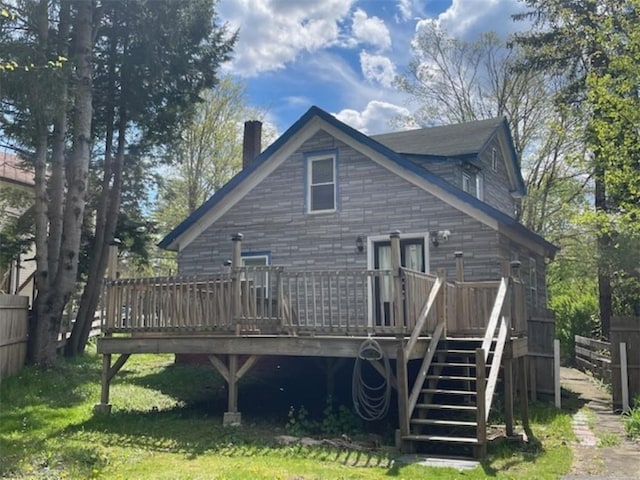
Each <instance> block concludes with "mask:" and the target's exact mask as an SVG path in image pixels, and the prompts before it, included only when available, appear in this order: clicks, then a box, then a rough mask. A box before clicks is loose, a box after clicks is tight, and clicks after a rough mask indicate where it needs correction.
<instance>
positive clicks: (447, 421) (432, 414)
mask: <svg viewBox="0 0 640 480" xmlns="http://www.w3.org/2000/svg"><path fill="white" fill-rule="evenodd" d="M482 342H483V340H482V339H469V338H457V339H456V338H448V339H443V340H441V341H439V342H438V345H437V348H436V350H435V354H434V361H432V362H431V364H430V366H429V369H428V371H427V372H426V376H425V385H424V387H423V388H422V389H421V390H420V395H419V398H418V402H417V403H416V404H415V408H414V410H413V414H412V416H411V419H410V422H409V423H410V427H409V434H408V435H404V436H403V437H402V439H403V440H404V441H405V442H410V443H411V444H412V447H413V450H416V451H422V452H429V453H435V454H439V455H450V456H463V457H469V456H474V457H482V456H483V455H484V452H485V449H486V441H485V440H484V439H486V412H485V406H484V405H478V398H479V395H482V396H483V402H484V393H485V385H484V384H486V378H487V377H488V376H489V375H490V368H491V367H490V366H489V365H490V362H491V359H492V357H493V351H494V349H495V346H496V342H495V341H493V342H491V344H490V349H489V355H488V364H487V365H488V368H487V370H486V371H485V372H483V374H482V375H481V379H482V380H481V382H482V383H483V385H482V386H481V388H477V387H478V378H477V373H478V372H477V371H476V355H477V353H476V350H477V349H479V348H481V347H482ZM483 362H484V356H483ZM497 368H499V366H498V367H497ZM479 409H480V410H481V411H479Z"/></svg>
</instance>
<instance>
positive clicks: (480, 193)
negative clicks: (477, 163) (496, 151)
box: [476, 172, 484, 201]
mask: <svg viewBox="0 0 640 480" xmlns="http://www.w3.org/2000/svg"><path fill="white" fill-rule="evenodd" d="M476 198H477V199H478V200H482V201H484V175H482V173H480V172H478V173H476Z"/></svg>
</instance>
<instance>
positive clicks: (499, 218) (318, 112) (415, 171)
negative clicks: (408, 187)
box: [158, 106, 558, 256]
mask: <svg viewBox="0 0 640 480" xmlns="http://www.w3.org/2000/svg"><path fill="white" fill-rule="evenodd" d="M315 119H318V120H319V121H320V122H324V124H326V125H327V127H333V128H334V129H336V131H337V132H339V133H342V134H344V135H346V137H348V138H349V139H351V140H353V141H354V142H355V143H357V144H360V145H361V146H362V147H367V148H368V149H370V150H372V151H373V152H376V153H378V154H380V155H381V156H382V157H384V158H385V159H387V160H389V161H391V162H392V164H394V165H395V166H397V167H400V169H401V171H402V172H403V173H406V174H409V175H414V176H416V177H419V178H420V179H423V180H426V181H427V182H429V183H430V184H431V185H433V186H435V187H436V188H437V189H439V191H442V192H444V193H445V194H448V195H450V196H452V197H455V198H456V199H458V200H460V201H461V202H462V203H464V204H466V205H467V206H468V207H471V208H472V210H475V211H476V212H482V213H483V214H485V215H487V216H488V217H489V218H491V219H493V220H495V221H496V222H498V223H499V224H502V225H504V226H506V227H508V228H509V229H511V230H513V231H514V232H516V233H518V234H519V235H521V236H523V237H525V238H527V239H528V240H530V241H532V242H534V243H535V244H537V245H539V246H540V247H542V248H543V249H544V250H545V252H547V253H548V254H549V255H550V256H553V255H554V254H555V252H556V251H557V250H558V248H557V247H556V246H555V245H553V244H551V243H549V242H547V241H546V240H545V239H544V238H542V237H541V236H540V235H537V234H536V233H534V232H532V231H531V230H529V229H527V228H526V227H524V226H523V225H522V224H520V222H518V221H517V220H515V219H514V218H511V217H510V216H509V215H507V214H505V213H503V212H501V211H500V210H498V209H496V208H494V207H492V206H490V205H488V204H486V203H484V202H482V201H480V200H478V199H477V198H476V197H474V196H473V195H470V194H468V193H466V192H463V191H462V190H460V189H458V188H456V187H455V186H453V185H452V184H450V183H449V182H447V181H446V180H444V179H443V178H441V177H439V176H438V175H435V174H434V173H431V172H429V171H428V170H426V169H424V168H422V167H420V166H418V165H416V164H415V163H413V162H411V161H410V160H409V159H408V158H406V157H405V156H404V155H402V154H400V153H397V152H395V151H394V150H392V149H391V148H389V147H387V146H386V145H384V144H382V143H380V142H378V141H376V140H375V139H374V138H372V137H369V136H367V135H365V134H363V133H362V132H359V131H358V130H355V129H354V128H352V127H350V126H348V125H347V124H345V123H343V122H341V121H340V120H338V119H337V118H335V117H334V116H333V115H331V114H329V113H327V112H325V111H324V110H322V109H320V108H318V107H316V106H312V107H311V108H309V110H307V112H306V113H305V114H304V115H302V117H300V118H299V119H298V120H297V121H296V122H295V123H294V124H293V125H292V126H291V127H290V128H289V129H288V130H287V131H286V132H285V133H284V134H283V135H282V136H281V137H280V138H278V139H277V140H276V141H275V142H274V143H272V144H271V145H270V146H269V147H268V148H267V149H266V150H265V151H264V152H262V153H261V154H260V155H259V156H258V157H257V158H256V159H255V160H254V161H253V162H251V163H250V164H249V165H248V166H247V167H246V168H245V169H243V170H242V171H241V172H240V173H238V174H237V175H236V176H234V177H233V178H232V179H231V180H230V181H229V182H228V183H227V184H225V185H224V186H223V187H222V188H221V189H220V190H218V191H217V192H216V193H215V194H214V195H212V196H211V197H210V198H209V199H208V200H207V201H206V202H205V203H203V204H202V205H201V206H200V207H199V208H198V209H197V210H195V211H194V212H193V213H192V214H191V215H190V216H189V217H187V218H186V219H185V220H184V221H183V222H182V223H180V224H179V225H178V226H177V227H176V228H174V229H173V230H172V231H171V232H170V233H169V234H168V235H167V236H166V237H165V238H163V239H162V241H160V243H159V244H158V246H159V247H160V248H166V249H174V250H175V249H177V247H178V242H179V240H180V237H182V236H183V235H184V234H186V233H187V232H188V231H189V230H190V229H191V228H194V227H195V226H196V225H197V224H198V222H199V221H200V220H201V219H203V218H204V217H205V216H206V215H207V214H208V213H209V212H210V211H211V210H212V209H214V208H215V207H216V206H217V205H219V204H220V203H221V202H222V201H223V200H224V199H225V198H226V197H227V196H230V195H231V194H232V192H233V191H234V190H235V189H236V188H238V187H240V186H241V185H243V184H244V183H245V182H248V181H249V180H250V179H251V177H252V175H253V174H254V173H255V172H256V171H257V170H259V169H260V168H261V167H263V166H264V165H265V164H267V163H268V161H269V160H270V159H271V157H272V156H274V155H275V154H276V153H277V152H278V151H279V150H280V149H281V148H283V147H284V146H285V145H286V144H287V143H288V142H289V141H291V140H292V139H293V138H295V137H296V136H298V135H299V134H301V133H302V132H303V131H304V129H305V127H307V126H309V125H310V124H311V123H312V121H313V120H315ZM205 228H206V227H205Z"/></svg>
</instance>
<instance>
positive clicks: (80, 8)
mask: <svg viewBox="0 0 640 480" xmlns="http://www.w3.org/2000/svg"><path fill="white" fill-rule="evenodd" d="M213 5H214V4H213V0H194V1H191V2H186V3H184V2H148V1H146V0H135V1H134V0H130V1H124V0H122V1H94V2H88V1H85V0H54V1H47V0H20V1H16V2H1V3H0V17H2V18H5V19H8V20H7V21H3V20H2V19H0V36H1V38H2V42H0V65H2V66H4V67H5V68H2V69H0V89H1V90H2V104H1V105H2V114H3V115H2V117H1V118H0V121H1V122H2V130H3V134H4V135H5V136H6V137H7V138H10V139H11V140H12V141H13V142H15V144H17V145H19V146H21V147H23V149H24V150H28V152H29V153H28V155H27V156H28V157H29V161H30V162H31V163H32V164H33V166H34V172H35V183H36V187H35V207H34V216H35V242H36V263H37V275H36V285H37V290H38V294H37V298H36V301H35V308H34V313H35V314H34V316H33V318H34V322H33V324H32V325H31V327H30V335H29V338H30V352H31V358H32V360H33V361H34V362H35V363H37V364H51V363H53V362H54V360H55V356H56V348H57V336H58V332H59V330H60V323H61V318H62V311H63V309H64V306H65V304H66V302H67V301H68V300H69V298H70V296H71V294H72V292H73V291H74V289H75V283H76V275H77V271H78V261H79V256H80V245H81V231H82V225H83V223H84V220H85V207H86V205H87V199H88V196H89V195H88V185H89V183H88V182H89V166H90V160H91V155H92V152H91V150H90V146H91V145H97V144H98V142H102V144H103V145H104V152H102V155H101V156H100V161H92V162H91V167H92V168H96V167H97V168H102V172H103V175H102V188H101V189H100V190H99V197H98V202H97V208H96V212H95V218H96V220H95V233H94V237H95V248H94V249H93V253H94V256H93V258H92V261H93V262H95V265H96V266H95V267H91V269H90V272H89V280H90V282H89V283H90V285H92V287H90V288H89V289H88V290H87V292H88V293H87V295H88V296H87V299H86V302H85V304H86V306H85V314H84V315H82V316H81V317H80V318H79V320H80V321H79V322H76V326H77V329H74V332H73V334H72V339H73V341H72V342H70V344H69V348H68V350H67V351H68V352H69V353H76V352H79V351H82V349H83V348H84V344H85V343H86V336H85V332H86V328H87V327H86V324H85V319H87V318H91V319H92V317H93V310H94V309H95V303H96V301H97V300H95V299H96V295H97V294H96V290H97V291H99V288H98V285H99V284H100V282H101V278H102V275H103V273H104V266H105V262H104V258H105V250H106V249H105V248H104V245H106V244H108V243H109V241H110V239H111V238H112V237H113V231H114V230H115V228H116V227H115V225H116V224H117V219H118V212H119V210H120V197H121V193H122V185H123V178H122V177H123V165H124V164H125V163H126V162H127V161H137V159H140V158H142V153H143V152H145V151H148V149H149V148H150V146H152V145H157V144H159V143H162V144H166V143H169V142H170V141H171V140H173V138H174V137H173V135H172V132H173V131H174V130H176V126H177V125H179V124H180V122H181V121H183V119H188V117H189V112H190V110H191V107H192V105H193V104H194V103H196V102H197V101H198V98H199V97H198V94H199V92H200V91H201V90H202V89H203V88H207V87H210V86H212V85H214V84H215V82H216V76H215V74H216V71H217V67H218V65H219V63H220V62H221V61H224V60H226V59H227V58H228V55H229V52H230V50H231V47H232V45H233V42H234V40H235V36H234V35H228V34H227V32H226V30H225V29H224V28H220V27H218V26H217V25H216V24H215V23H214V20H215V16H214V13H215V12H214V8H213ZM5 11H6V12H7V16H5V15H4V12H5ZM67 58H69V61H68V62H66V59H67ZM8 66H10V68H9V67H8ZM94 113H95V116H94ZM92 118H93V122H92ZM89 312H90V313H89Z"/></svg>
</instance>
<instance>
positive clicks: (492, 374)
mask: <svg viewBox="0 0 640 480" xmlns="http://www.w3.org/2000/svg"><path fill="white" fill-rule="evenodd" d="M509 320H510V319H509V317H507V316H502V318H501V321H500V330H499V331H498V339H497V340H496V348H495V350H494V352H493V358H492V359H491V367H490V369H489V378H488V379H487V384H486V390H485V405H486V409H485V420H488V419H489V412H490V411H491V403H492V401H493V393H494V392H495V390H496V384H497V383H498V373H499V371H500V364H501V363H502V354H503V353H504V346H505V344H506V342H507V334H508V333H509V324H510V321H509Z"/></svg>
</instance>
